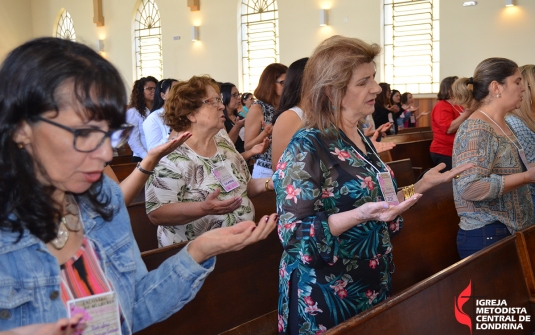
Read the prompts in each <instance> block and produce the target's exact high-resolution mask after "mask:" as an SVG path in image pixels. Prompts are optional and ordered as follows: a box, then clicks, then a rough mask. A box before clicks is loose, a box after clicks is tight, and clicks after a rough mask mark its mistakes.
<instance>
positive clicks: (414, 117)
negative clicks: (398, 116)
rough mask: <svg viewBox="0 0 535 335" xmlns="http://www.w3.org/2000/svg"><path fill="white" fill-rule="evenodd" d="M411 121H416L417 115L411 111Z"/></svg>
mask: <svg viewBox="0 0 535 335" xmlns="http://www.w3.org/2000/svg"><path fill="white" fill-rule="evenodd" d="M411 123H416V116H414V114H413V113H411Z"/></svg>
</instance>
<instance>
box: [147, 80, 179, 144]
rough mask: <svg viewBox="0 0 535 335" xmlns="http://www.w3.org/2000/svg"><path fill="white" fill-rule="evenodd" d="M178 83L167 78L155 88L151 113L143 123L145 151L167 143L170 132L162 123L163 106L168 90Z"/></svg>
mask: <svg viewBox="0 0 535 335" xmlns="http://www.w3.org/2000/svg"><path fill="white" fill-rule="evenodd" d="M177 82H178V81H177V80H176V79H172V78H168V79H164V80H162V81H160V82H159V83H158V85H157V86H156V93H155V94H154V103H153V105H152V109H151V113H150V115H149V116H147V118H146V119H145V120H144V121H143V132H144V134H145V141H146V143H147V151H149V150H150V149H152V148H154V147H155V146H157V145H159V144H163V143H165V142H167V140H168V139H169V133H170V132H171V130H170V129H169V127H168V126H167V125H166V124H165V123H164V122H163V113H164V110H163V105H164V103H165V100H167V95H168V94H169V90H170V89H171V87H172V86H173V85H175V84H176V83H177Z"/></svg>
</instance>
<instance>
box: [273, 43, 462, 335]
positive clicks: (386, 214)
mask: <svg viewBox="0 0 535 335" xmlns="http://www.w3.org/2000/svg"><path fill="white" fill-rule="evenodd" d="M379 52H380V47H379V46H378V45H376V44H372V45H370V44H367V43H365V42H363V41H361V40H359V39H356V38H347V37H342V36H333V37H330V38H328V39H326V40H325V41H323V42H322V43H321V44H320V45H319V46H318V47H317V48H316V50H315V51H314V53H313V54H312V56H311V57H310V59H309V60H308V63H307V65H306V68H305V71H304V73H303V88H302V89H303V91H302V92H303V96H302V99H301V104H302V107H303V112H304V118H303V120H304V128H302V129H300V130H298V131H297V133H296V134H295V135H294V137H293V138H292V140H291V141H290V143H289V145H288V147H287V148H286V150H285V151H284V152H283V154H282V156H281V159H280V160H279V162H278V164H277V171H276V172H275V173H274V174H273V179H274V184H275V191H276V192H277V212H278V214H279V217H280V222H279V230H278V231H279V238H280V240H281V242H282V245H283V247H284V252H283V255H282V259H281V263H280V269H279V310H278V311H279V316H278V330H279V334H299V333H300V330H303V329H306V331H307V333H311V334H321V333H323V332H324V331H326V330H327V329H328V328H331V327H333V326H335V325H337V324H339V323H341V322H343V321H345V320H347V319H348V318H350V317H352V316H354V315H356V314H358V313H360V312H362V311H364V310H366V309H368V308H370V307H372V306H374V305H376V304H377V303H379V302H381V301H383V300H385V299H386V298H387V297H389V296H390V294H391V274H392V272H393V271H394V267H393V262H392V252H391V251H392V244H391V243H390V238H391V236H393V235H395V234H397V233H398V232H399V230H400V228H401V225H402V222H403V219H402V218H401V217H400V216H399V214H401V213H402V212H404V211H405V210H407V209H408V208H409V207H411V206H413V205H414V204H415V203H416V201H417V200H418V199H419V198H420V197H421V193H423V192H425V191H426V190H428V189H430V188H431V187H433V186H434V185H438V184H440V183H442V182H447V181H450V180H451V178H453V176H455V175H456V174H457V173H460V172H461V171H463V170H464V169H466V168H468V167H469V165H467V166H463V167H459V168H458V169H456V170H453V171H449V172H447V173H444V174H440V173H439V172H438V169H442V168H443V167H444V165H440V166H438V167H437V168H435V169H432V170H430V171H429V172H428V173H426V174H425V175H424V176H423V178H422V179H421V180H420V181H419V182H417V183H416V184H414V185H411V186H408V187H407V188H405V189H404V190H400V191H399V192H397V189H396V181H395V179H394V178H393V176H392V174H391V173H390V171H389V169H388V168H387V167H386V165H385V164H384V163H383V162H382V161H381V159H380V158H379V156H378V155H377V152H376V150H375V149H374V148H373V145H372V143H371V142H370V141H369V140H368V139H367V138H366V137H365V136H364V134H362V132H361V131H360V130H359V128H358V124H359V121H360V120H362V119H364V118H365V117H366V116H367V115H371V114H372V113H373V111H374V105H375V98H376V97H377V96H378V95H379V94H380V93H381V88H380V86H379V85H378V84H377V82H376V81H375V63H374V59H375V57H376V56H377V55H378V54H379ZM380 180H381V183H388V184H389V185H390V188H389V190H387V189H386V188H383V186H380ZM383 200H387V201H388V202H387V201H383ZM301 332H302V331H301Z"/></svg>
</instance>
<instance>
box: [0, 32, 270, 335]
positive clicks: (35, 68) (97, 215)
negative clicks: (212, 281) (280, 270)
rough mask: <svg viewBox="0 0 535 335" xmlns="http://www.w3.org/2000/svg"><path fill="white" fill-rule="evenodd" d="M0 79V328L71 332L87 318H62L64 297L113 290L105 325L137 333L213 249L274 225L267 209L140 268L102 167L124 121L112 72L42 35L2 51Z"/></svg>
mask: <svg viewBox="0 0 535 335" xmlns="http://www.w3.org/2000/svg"><path fill="white" fill-rule="evenodd" d="M50 69H53V71H51V70H50ZM0 76H1V77H2V78H10V80H9V82H8V81H5V82H2V83H0V101H2V103H1V104H0V156H1V159H0V169H1V170H2V171H3V172H2V174H0V199H1V201H0V204H1V205H0V232H1V233H0V292H4V293H5V292H8V293H7V294H0V306H2V307H1V308H2V321H1V322H0V331H8V332H11V333H16V334H21V333H27V334H46V333H55V334H72V333H77V334H80V333H82V332H83V330H84V327H85V325H86V323H85V322H86V321H87V318H86V317H85V316H84V315H83V314H82V313H73V314H74V315H73V316H72V317H71V318H67V316H68V311H69V308H68V304H69V302H72V301H73V300H74V299H79V298H86V299H91V298H95V295H97V294H99V295H100V294H106V293H108V294H110V295H111V294H112V293H114V296H115V297H116V299H117V301H118V306H119V308H118V309H115V311H117V313H115V315H114V314H112V311H113V310H114V309H113V308H110V309H109V311H108V314H107V315H106V316H108V317H111V319H109V320H112V321H108V322H114V321H116V322H117V325H118V327H119V329H120V332H121V334H125V335H127V334H132V333H135V332H138V331H140V330H142V329H144V328H146V327H148V326H150V325H151V324H153V323H156V322H160V321H163V320H164V319H166V318H167V317H169V316H170V315H171V314H173V313H175V312H177V311H178V310H180V309H181V308H182V307H183V306H184V305H185V304H186V303H188V302H189V301H190V300H192V299H193V298H194V297H195V295H196V293H197V292H198V291H199V289H200V288H201V286H202V284H203V282H204V280H205V278H206V276H207V275H208V274H209V273H210V272H211V271H213V269H214V265H215V258H214V256H216V255H217V254H221V253H224V252H228V251H232V250H239V249H241V248H243V247H245V246H246V245H248V244H251V243H254V242H256V241H258V240H260V239H263V238H265V237H266V236H267V235H268V234H269V233H270V232H271V231H272V230H273V229H274V227H275V224H276V223H275V222H276V215H275V214H273V215H271V216H270V217H268V216H265V217H263V218H262V219H261V220H260V222H259V223H258V225H257V226H256V225H255V223H254V222H252V221H245V222H241V223H239V224H237V225H235V226H233V227H229V228H221V229H216V230H212V231H210V232H207V233H206V234H204V235H202V236H200V237H199V238H198V239H197V240H195V241H193V242H191V243H190V244H188V245H187V246H186V247H184V248H183V249H182V250H181V251H180V252H178V253H177V254H175V255H173V256H171V257H169V258H168V259H167V260H166V261H165V262H163V263H162V264H161V265H160V266H159V267H158V268H157V269H155V270H153V271H150V272H149V271H147V268H146V266H145V264H144V263H143V260H142V259H141V255H140V253H139V248H138V246H137V243H136V241H135V240H134V237H133V232H132V227H131V225H130V220H129V217H128V211H127V209H126V206H125V203H124V200H123V197H122V192H121V189H120V188H119V186H118V185H117V184H116V183H115V182H114V181H112V180H111V179H109V178H108V177H106V176H103V174H102V171H103V170H104V164H105V163H106V162H108V161H110V160H111V159H112V155H113V148H116V147H118V146H120V145H121V144H123V143H125V142H126V140H127V137H128V135H129V131H130V130H131V128H132V126H131V125H128V124H124V121H125V105H126V101H125V97H126V91H125V89H124V87H125V86H124V83H123V81H122V79H121V75H120V74H119V72H118V71H117V70H116V69H115V68H114V67H113V66H112V65H111V64H110V63H109V62H108V61H107V60H105V59H104V58H102V57H101V56H100V55H98V54H97V53H96V52H95V51H93V50H92V49H91V48H89V47H87V46H85V45H83V44H79V43H76V42H72V41H70V40H66V39H59V38H50V37H46V38H38V39H35V40H32V41H29V42H26V43H25V44H23V45H21V46H19V47H18V48H16V49H15V50H13V51H12V52H11V53H10V54H9V55H7V57H6V59H5V60H4V62H3V64H2V65H1V67H0ZM155 283H157V285H156V286H155ZM147 311H150V313H147ZM86 313H90V311H86ZM95 326H97V327H98V326H99V324H97V325H95Z"/></svg>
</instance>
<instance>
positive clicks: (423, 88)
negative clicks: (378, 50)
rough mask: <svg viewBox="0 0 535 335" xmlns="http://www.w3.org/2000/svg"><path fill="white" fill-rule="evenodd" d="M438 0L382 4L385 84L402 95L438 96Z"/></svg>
mask: <svg viewBox="0 0 535 335" xmlns="http://www.w3.org/2000/svg"><path fill="white" fill-rule="evenodd" d="M438 1H439V0H384V11H383V13H384V41H385V45H384V47H385V48H384V59H385V81H386V82H387V83H389V84H391V85H392V88H395V89H397V90H399V91H401V92H411V93H413V94H414V93H437V92H438V86H439V74H440V73H439V67H440V59H439V57H440V50H439V24H438V20H439V17H438V14H439V6H438Z"/></svg>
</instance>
